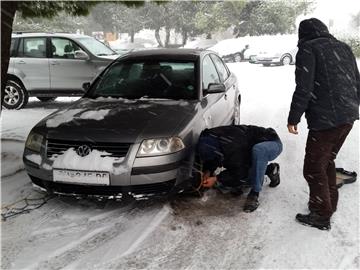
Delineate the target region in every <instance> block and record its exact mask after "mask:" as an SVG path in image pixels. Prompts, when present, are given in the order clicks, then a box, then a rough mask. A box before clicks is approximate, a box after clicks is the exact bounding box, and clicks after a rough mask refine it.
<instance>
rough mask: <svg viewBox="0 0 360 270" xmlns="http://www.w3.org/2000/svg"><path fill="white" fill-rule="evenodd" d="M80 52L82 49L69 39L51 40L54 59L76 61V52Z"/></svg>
mask: <svg viewBox="0 0 360 270" xmlns="http://www.w3.org/2000/svg"><path fill="white" fill-rule="evenodd" d="M79 50H81V49H80V47H79V46H78V45H77V44H76V43H75V42H73V41H71V40H69V39H66V38H52V39H51V55H52V57H53V58H63V59H74V58H75V51H79Z"/></svg>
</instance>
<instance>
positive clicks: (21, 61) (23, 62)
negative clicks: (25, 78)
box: [17, 60, 26, 64]
mask: <svg viewBox="0 0 360 270" xmlns="http://www.w3.org/2000/svg"><path fill="white" fill-rule="evenodd" d="M17 63H18V64H26V62H25V61H24V60H20V61H19V62H17Z"/></svg>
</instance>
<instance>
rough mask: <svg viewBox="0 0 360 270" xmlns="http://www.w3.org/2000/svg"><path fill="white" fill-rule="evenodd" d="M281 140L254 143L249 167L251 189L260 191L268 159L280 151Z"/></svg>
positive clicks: (272, 158)
mask: <svg viewBox="0 0 360 270" xmlns="http://www.w3.org/2000/svg"><path fill="white" fill-rule="evenodd" d="M282 149H283V146H282V143H281V141H279V140H277V141H267V142H261V143H258V144H255V145H254V146H253V148H252V153H251V168H250V171H249V182H250V185H251V189H252V190H253V191H255V192H260V191H261V187H262V185H263V183H264V175H265V172H266V167H267V164H268V162H269V161H271V160H274V159H275V158H277V157H278V156H279V155H280V153H281V152H282Z"/></svg>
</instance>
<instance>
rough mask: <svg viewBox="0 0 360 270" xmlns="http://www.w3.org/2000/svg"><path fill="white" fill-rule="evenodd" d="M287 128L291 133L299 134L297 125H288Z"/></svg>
mask: <svg viewBox="0 0 360 270" xmlns="http://www.w3.org/2000/svg"><path fill="white" fill-rule="evenodd" d="M287 128H288V130H289V132H290V133H292V134H298V133H299V132H298V129H297V125H287Z"/></svg>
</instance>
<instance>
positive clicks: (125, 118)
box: [35, 98, 197, 142]
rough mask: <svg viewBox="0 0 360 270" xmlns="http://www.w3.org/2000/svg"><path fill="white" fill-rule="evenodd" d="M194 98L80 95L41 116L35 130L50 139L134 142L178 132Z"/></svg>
mask: <svg viewBox="0 0 360 270" xmlns="http://www.w3.org/2000/svg"><path fill="white" fill-rule="evenodd" d="M196 104H197V102H196V101H186V100H167V99H141V100H128V99H121V98H120V99H115V98H98V99H88V98H82V99H80V100H79V101H77V102H75V103H74V104H73V105H72V106H70V107H68V108H66V109H62V110H59V111H57V112H55V113H53V114H51V115H49V116H48V117H46V118H45V119H43V120H42V121H41V122H40V123H39V124H38V125H37V126H36V128H35V129H40V130H41V129H42V131H40V132H42V133H45V134H47V136H48V137H50V138H61V139H68V140H74V139H76V140H78V139H79V137H85V138H87V139H92V140H95V141H99V140H100V141H112V142H113V141H114V140H115V141H118V142H137V141H141V140H143V139H144V138H157V137H164V136H175V135H178V134H179V133H180V132H181V131H182V128H183V125H186V124H187V123H183V122H186V121H184V119H187V118H189V116H191V115H194V114H196Z"/></svg>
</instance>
